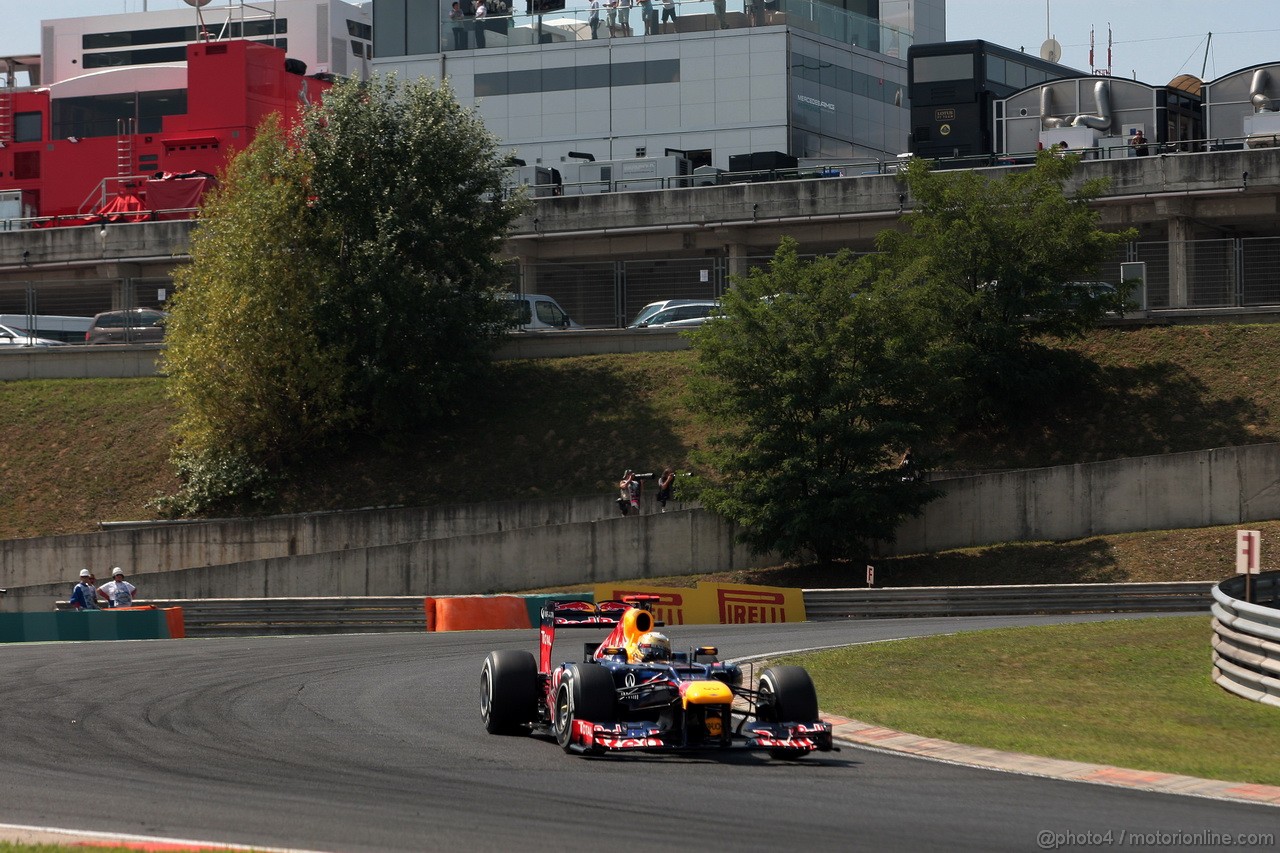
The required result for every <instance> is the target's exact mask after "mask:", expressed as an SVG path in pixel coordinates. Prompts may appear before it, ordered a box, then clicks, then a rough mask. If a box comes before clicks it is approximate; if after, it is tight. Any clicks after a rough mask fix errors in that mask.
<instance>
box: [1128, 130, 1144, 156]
mask: <svg viewBox="0 0 1280 853" xmlns="http://www.w3.org/2000/svg"><path fill="white" fill-rule="evenodd" d="M1129 145H1130V146H1131V147H1132V148H1133V153H1134V155H1135V156H1137V157H1146V156H1147V153H1148V152H1147V137H1146V136H1145V135H1143V133H1142V129H1141V128H1139V129H1138V130H1135V131H1134V132H1133V138H1132V139H1130V140H1129Z"/></svg>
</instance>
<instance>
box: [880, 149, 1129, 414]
mask: <svg viewBox="0 0 1280 853" xmlns="http://www.w3.org/2000/svg"><path fill="white" fill-rule="evenodd" d="M1077 162H1078V158H1076V157H1070V158H1066V159H1063V158H1059V157H1055V156H1053V155H1052V154H1050V153H1049V152H1041V153H1040V155H1039V156H1038V157H1037V158H1036V163H1035V165H1034V166H1033V167H1031V168H1028V169H1015V170H1009V171H1006V172H1004V173H1003V174H1001V175H1000V176H999V177H992V176H991V173H989V172H986V171H981V170H959V171H948V172H934V171H932V170H931V169H930V167H929V163H928V162H927V161H922V160H919V161H916V162H913V163H912V164H911V165H910V166H909V167H908V169H907V171H906V182H907V186H908V187H909V188H910V191H911V198H912V200H913V202H914V207H913V209H912V210H911V212H909V213H908V214H906V215H905V216H904V217H903V220H904V224H905V225H906V228H907V230H906V231H905V232H896V231H886V232H884V233H882V234H881V235H880V238H879V240H878V245H879V248H880V249H881V250H882V252H883V256H882V258H881V262H882V263H883V264H884V265H885V266H886V267H887V268H888V269H890V270H892V271H893V273H894V274H896V275H897V276H898V278H899V280H900V281H902V282H904V283H905V284H911V285H915V286H919V287H923V288H924V289H926V290H928V291H930V292H931V293H932V294H933V296H932V298H933V299H936V300H937V302H938V303H939V304H940V305H942V306H944V307H945V310H946V312H947V315H948V316H949V317H950V318H951V319H952V323H953V330H954V331H953V334H954V336H955V339H956V342H957V343H958V344H959V347H958V349H957V354H958V358H959V359H960V360H959V362H958V364H957V367H958V370H959V372H960V373H961V374H962V375H963V376H965V377H967V380H968V381H967V392H966V395H965V400H966V401H967V408H968V409H969V414H973V415H978V416H983V417H1008V416H1016V415H1017V413H1019V412H1020V411H1023V410H1025V409H1026V408H1027V407H1029V406H1035V405H1038V404H1039V403H1041V402H1043V401H1044V400H1046V399H1048V398H1049V396H1050V395H1052V394H1054V393H1056V392H1057V391H1058V390H1060V388H1058V387H1057V382H1058V380H1061V379H1063V378H1065V377H1064V372H1068V368H1067V367H1066V366H1065V365H1064V363H1063V361H1062V360H1061V359H1060V358H1059V357H1058V356H1057V355H1056V353H1054V352H1053V351H1051V350H1050V349H1049V348H1048V347H1046V345H1045V341H1046V340H1049V339H1055V338H1058V339H1061V338H1072V337H1077V336H1079V335H1081V334H1082V333H1083V332H1085V331H1086V330H1088V329H1090V328H1092V327H1094V326H1096V325H1097V323H1098V321H1099V320H1100V319H1101V318H1102V317H1103V316H1104V315H1105V314H1106V313H1107V312H1108V311H1116V310H1122V309H1123V307H1124V302H1125V297H1126V290H1125V289H1124V288H1123V287H1120V288H1116V289H1115V290H1105V289H1096V288H1091V287H1088V286H1082V285H1081V284H1079V283H1081V282H1088V281H1092V280H1096V279H1097V278H1099V269H1100V267H1101V265H1102V264H1103V263H1104V262H1105V261H1108V260H1110V259H1112V258H1114V257H1115V255H1116V252H1117V251H1118V249H1119V248H1120V246H1122V245H1123V244H1124V243H1125V242H1126V241H1128V240H1131V239H1133V237H1134V232H1132V231H1123V232H1117V233H1108V232H1106V231H1103V230H1101V229H1100V228H1099V227H1098V213H1097V212H1096V211H1095V210H1092V209H1091V208H1090V207H1089V202H1090V201H1091V200H1093V199H1095V198H1097V196H1098V195H1099V194H1100V193H1101V192H1102V190H1103V189H1104V188H1105V181H1103V180H1099V179H1092V180H1086V181H1084V182H1082V183H1081V184H1080V186H1079V188H1078V189H1076V190H1075V192H1073V193H1071V194H1070V195H1068V194H1067V192H1066V191H1065V189H1064V187H1065V186H1066V183H1067V181H1068V180H1069V179H1070V178H1071V175H1072V173H1073V171H1074V169H1075V167H1076V165H1077Z"/></svg>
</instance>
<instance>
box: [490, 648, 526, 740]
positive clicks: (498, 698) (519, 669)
mask: <svg viewBox="0 0 1280 853" xmlns="http://www.w3.org/2000/svg"><path fill="white" fill-rule="evenodd" d="M537 718H538V662H537V661H535V660H534V659H533V655H531V654H529V653H528V652H520V651H515V650H512V649H507V650H505V651H500V652H489V655H488V657H486V658H485V659H484V665H483V666H481V667H480V719H482V720H484V728H485V731H487V732H488V733H489V734H491V735H514V734H524V733H526V732H527V731H528V728H527V726H528V725H529V724H530V723H533V722H536V721H537Z"/></svg>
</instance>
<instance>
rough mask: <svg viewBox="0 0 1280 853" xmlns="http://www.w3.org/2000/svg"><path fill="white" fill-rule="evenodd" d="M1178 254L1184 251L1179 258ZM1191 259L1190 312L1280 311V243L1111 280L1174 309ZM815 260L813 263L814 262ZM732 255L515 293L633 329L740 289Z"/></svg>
mask: <svg viewBox="0 0 1280 853" xmlns="http://www.w3.org/2000/svg"><path fill="white" fill-rule="evenodd" d="M1175 250H1176V251H1175ZM1179 254H1181V255H1182V256H1183V257H1185V259H1186V279H1187V298H1186V303H1187V304H1186V305H1185V306H1181V307H1184V308H1186V309H1188V310H1194V309H1207V308H1258V307H1265V306H1275V305H1280V237H1249V238H1229V239H1220V240H1194V241H1189V242H1187V243H1185V244H1184V245H1182V246H1181V247H1178V246H1175V245H1173V244H1171V243H1169V242H1135V243H1130V244H1128V245H1126V246H1125V247H1123V249H1122V250H1121V251H1120V252H1119V253H1118V254H1117V256H1116V257H1115V258H1113V259H1111V260H1110V261H1108V262H1107V263H1105V264H1103V266H1102V270H1101V278H1102V280H1104V281H1109V282H1113V283H1118V282H1119V281H1120V264H1121V263H1122V262H1125V261H1143V262H1145V263H1146V265H1147V292H1146V307H1147V308H1150V309H1157V310H1159V309H1168V308H1171V307H1172V305H1171V301H1172V300H1171V292H1172V288H1171V287H1170V280H1171V268H1170V260H1169V259H1170V256H1171V255H1173V256H1177V255H1179ZM811 257H812V256H811ZM770 259H771V257H770V256H767V255H766V256H758V257H749V258H744V259H742V260H743V266H744V268H745V269H753V268H759V267H764V266H766V265H767V264H768V262H769V261H770ZM728 266H729V261H728V258H727V257H725V256H719V257H711V256H708V257H702V258H693V259H681V258H672V259H664V260H618V261H601V262H583V261H567V262H536V263H529V264H526V265H525V266H524V267H522V268H519V269H514V268H513V289H514V290H517V291H521V292H525V293H541V294H544V295H546V296H550V297H552V298H554V299H555V300H556V301H557V302H559V303H560V305H562V306H563V307H564V309H565V310H566V311H568V312H569V314H570V315H571V316H572V317H573V318H574V319H575V320H577V321H578V322H579V323H581V324H582V325H584V326H587V327H589V328H600V329H605V328H618V327H622V326H626V325H627V323H628V322H630V320H631V319H632V318H633V317H635V315H636V313H637V312H638V311H639V310H640V309H641V308H643V307H644V306H645V305H646V304H648V303H650V302H655V301H657V300H660V299H685V298H688V299H713V298H718V297H719V296H721V295H722V294H723V293H724V292H725V290H727V289H728V288H729V287H731V286H732V279H731V277H730V275H729V272H728Z"/></svg>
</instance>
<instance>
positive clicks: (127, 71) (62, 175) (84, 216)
mask: <svg viewBox="0 0 1280 853" xmlns="http://www.w3.org/2000/svg"><path fill="white" fill-rule="evenodd" d="M289 65H290V66H296V65H300V63H296V62H293V61H290V63H289ZM302 70H304V69H297V68H294V67H289V68H286V59H285V53H284V51H283V50H280V49H279V48H275V47H270V46H267V45H263V44H257V43H254V42H250V41H212V42H198V43H195V44H190V45H188V46H187V62H186V66H185V68H183V66H181V65H180V64H173V65H166V66H153V67H143V68H139V67H128V68H120V69H106V70H103V71H97V72H90V73H87V74H85V75H83V76H81V77H77V78H74V79H72V80H67V81H63V82H60V83H57V84H54V85H53V86H49V87H34V86H33V87H29V88H18V89H4V88H0V193H4V192H6V191H15V190H18V191H21V192H22V201H23V207H24V209H25V211H24V212H26V213H28V214H29V215H31V216H38V217H46V218H49V219H48V221H46V222H45V223H42V224H46V225H64V224H80V223H84V222H88V221H93V222H97V221H101V220H103V219H104V218H107V217H110V218H112V219H113V220H120V219H126V220H127V219H146V218H157V217H158V214H157V213H156V212H157V211H163V210H174V209H175V208H190V207H194V206H195V205H196V204H198V203H199V198H200V196H201V195H202V194H203V191H204V189H205V188H207V186H208V185H209V184H210V182H211V180H212V176H214V175H217V174H218V173H219V172H220V171H221V170H222V169H223V167H224V166H225V165H226V163H227V162H228V160H229V159H230V157H231V156H232V155H233V154H235V153H236V152H237V151H239V150H241V149H242V148H244V147H245V146H246V145H248V144H249V142H250V140H252V138H253V135H254V132H255V130H256V128H257V127H258V125H259V124H260V123H261V121H262V120H263V119H264V118H265V117H266V116H268V115H270V114H271V113H278V114H280V115H281V116H282V117H283V118H284V120H285V122H286V124H288V123H291V122H293V121H296V120H297V117H298V116H299V114H300V112H301V110H302V108H303V107H304V106H305V105H306V104H308V103H313V102H316V101H318V100H319V98H320V95H321V93H322V92H323V91H324V90H325V89H327V88H328V87H329V86H330V85H331V84H330V82H329V78H327V76H326V75H319V76H316V77H307V76H305V74H304V73H299V72H300V71H302ZM184 76H185V79H183V78H184ZM322 78H323V79H322ZM175 176H176V177H175ZM188 176H189V177H188ZM178 215H183V214H178ZM186 215H189V214H186ZM165 218H168V215H166V217H165Z"/></svg>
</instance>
